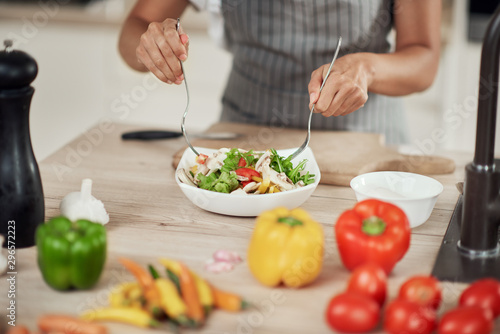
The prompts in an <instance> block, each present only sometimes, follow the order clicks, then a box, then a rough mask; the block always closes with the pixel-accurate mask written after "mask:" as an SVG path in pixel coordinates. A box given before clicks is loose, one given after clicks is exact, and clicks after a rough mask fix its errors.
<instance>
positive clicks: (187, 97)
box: [176, 18, 200, 156]
mask: <svg viewBox="0 0 500 334" xmlns="http://www.w3.org/2000/svg"><path fill="white" fill-rule="evenodd" d="M180 27H181V19H179V18H178V19H177V25H176V30H177V32H179V28H180ZM180 63H181V69H182V74H184V85H185V86H186V99H187V102H186V109H185V110H184V114H183V115H182V123H181V131H182V134H183V135H184V139H185V140H186V143H187V144H188V146H189V148H190V149H191V150H192V151H193V152H194V154H196V156H198V155H200V154H199V153H198V151H196V150H195V149H194V147H193V145H191V142H190V141H189V138H188V136H187V133H186V126H185V125H184V123H185V122H186V116H187V113H188V110H189V89H188V84H187V80H186V73H185V72H184V66H183V65H182V61H180Z"/></svg>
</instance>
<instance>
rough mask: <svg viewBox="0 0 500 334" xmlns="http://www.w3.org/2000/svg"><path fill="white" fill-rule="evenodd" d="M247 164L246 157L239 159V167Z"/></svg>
mask: <svg viewBox="0 0 500 334" xmlns="http://www.w3.org/2000/svg"><path fill="white" fill-rule="evenodd" d="M246 165H247V161H246V160H245V158H243V157H241V158H240V161H238V167H245V166H246Z"/></svg>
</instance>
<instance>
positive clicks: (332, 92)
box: [308, 53, 373, 117]
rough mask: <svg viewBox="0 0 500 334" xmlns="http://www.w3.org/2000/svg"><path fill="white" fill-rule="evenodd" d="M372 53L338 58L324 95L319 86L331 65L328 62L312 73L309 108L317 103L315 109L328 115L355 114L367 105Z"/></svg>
mask: <svg viewBox="0 0 500 334" xmlns="http://www.w3.org/2000/svg"><path fill="white" fill-rule="evenodd" d="M369 56H370V55H369V54H367V53H356V54H348V55H345V56H343V57H341V58H339V59H337V60H336V62H335V63H334V65H333V67H332V71H331V73H330V76H329V77H328V79H327V81H326V83H325V86H324V87H323V90H322V91H321V94H320V93H319V89H320V87H321V84H322V83H323V79H324V77H325V76H326V73H327V72H328V68H329V67H330V64H325V65H323V66H321V67H319V68H318V69H316V70H315V71H314V72H313V73H312V74H311V81H310V82H309V87H308V88H309V96H310V104H309V109H311V108H312V105H313V104H315V103H316V106H315V107H314V112H316V113H321V114H322V115H323V116H325V117H330V116H342V115H347V114H350V113H352V112H353V111H356V110H358V109H359V108H361V107H363V106H364V105H365V102H366V101H367V99H368V86H369V85H370V83H371V81H372V79H373V69H372V67H371V66H370V65H369V62H368V60H369Z"/></svg>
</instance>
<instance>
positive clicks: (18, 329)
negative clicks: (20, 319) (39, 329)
mask: <svg viewBox="0 0 500 334" xmlns="http://www.w3.org/2000/svg"><path fill="white" fill-rule="evenodd" d="M7 334H30V331H29V329H28V328H26V327H24V326H15V327H12V328H11V329H9V331H8V332H7Z"/></svg>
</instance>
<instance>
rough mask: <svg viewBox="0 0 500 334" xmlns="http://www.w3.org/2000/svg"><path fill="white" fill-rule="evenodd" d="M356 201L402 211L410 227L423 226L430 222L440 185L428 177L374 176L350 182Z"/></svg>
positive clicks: (378, 173)
mask: <svg viewBox="0 0 500 334" xmlns="http://www.w3.org/2000/svg"><path fill="white" fill-rule="evenodd" d="M351 188H352V189H353V190H354V192H355V194H356V199H357V200H358V201H362V200H365V199H368V198H375V199H378V200H381V201H384V202H389V203H392V204H394V205H396V206H398V207H399V208H401V209H402V210H403V211H404V212H405V213H406V216H407V217H408V220H409V222H410V227H411V228H414V227H417V226H420V225H422V224H423V223H425V222H426V221H427V219H429V217H430V215H431V212H432V210H433V209H434V205H435V204H436V200H437V198H438V196H439V194H441V192H442V191H443V185H442V184H441V183H440V182H439V181H437V180H435V179H433V178H431V177H428V176H424V175H420V174H414V173H406V172H373V173H367V174H362V175H359V176H356V177H355V178H353V179H352V180H351Z"/></svg>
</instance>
